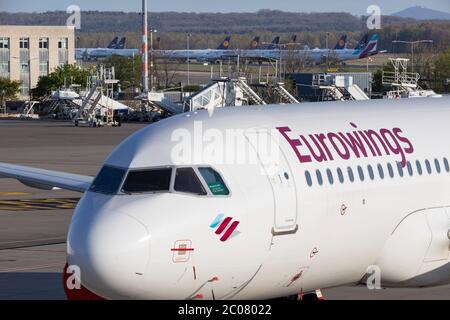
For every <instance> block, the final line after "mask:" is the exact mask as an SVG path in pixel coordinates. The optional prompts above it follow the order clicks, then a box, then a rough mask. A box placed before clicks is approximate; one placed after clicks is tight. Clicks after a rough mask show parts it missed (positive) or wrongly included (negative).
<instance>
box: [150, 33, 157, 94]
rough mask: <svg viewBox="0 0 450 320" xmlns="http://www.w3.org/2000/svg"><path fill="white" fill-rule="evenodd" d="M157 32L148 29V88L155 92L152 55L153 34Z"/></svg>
mask: <svg viewBox="0 0 450 320" xmlns="http://www.w3.org/2000/svg"><path fill="white" fill-rule="evenodd" d="M157 32H158V30H156V29H154V28H153V27H151V28H150V88H151V90H152V91H155V81H154V73H153V67H154V57H155V56H154V53H153V50H154V49H153V34H154V33H157Z"/></svg>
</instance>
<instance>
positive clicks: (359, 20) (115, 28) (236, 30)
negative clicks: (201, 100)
mask: <svg viewBox="0 0 450 320" xmlns="http://www.w3.org/2000/svg"><path fill="white" fill-rule="evenodd" d="M68 17H69V14H67V13H66V12H64V11H51V12H44V13H9V12H1V11H0V25H2V24H5V25H63V24H65V22H66V19H67V18H68ZM81 18H82V21H81V30H80V31H81V32H139V30H140V23H141V17H140V14H139V13H137V12H100V11H83V12H82V13H81ZM149 21H150V25H152V26H153V27H155V28H156V29H158V31H161V32H192V33H205V32H206V33H216V34H223V33H233V34H243V33H247V32H264V31H270V32H307V31H330V30H333V31H336V32H344V31H362V30H364V29H365V28H366V20H365V18H364V17H357V16H354V15H351V14H349V13H344V12H334V13H333V12H329V13H327V12H321V13H303V12H284V11H277V10H260V11H258V12H253V13H194V12H150V15H149ZM408 21H410V22H411V21H414V20H413V19H405V18H401V17H392V16H386V17H383V23H384V24H385V25H389V24H393V23H403V22H408Z"/></svg>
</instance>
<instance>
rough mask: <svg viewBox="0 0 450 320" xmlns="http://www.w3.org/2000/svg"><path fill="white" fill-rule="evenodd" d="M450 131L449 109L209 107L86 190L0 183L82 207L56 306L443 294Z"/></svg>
mask: <svg viewBox="0 0 450 320" xmlns="http://www.w3.org/2000/svg"><path fill="white" fill-rule="evenodd" d="M449 117H450V99H449V98H448V97H445V98H440V99H433V98H423V99H403V100H372V101H364V102H361V101H353V102H345V103H343V102H325V103H304V104H302V105H272V106H248V107H242V108H220V109H218V110H215V112H214V113H212V116H210V113H208V112H207V111H198V112H193V113H187V114H181V115H178V116H174V117H172V118H169V119H166V120H163V121H160V122H158V123H155V124H152V125H149V126H148V127H146V128H144V129H142V130H140V131H139V132H137V133H135V134H133V135H132V136H130V137H129V138H128V139H126V140H125V141H124V142H122V143H121V144H120V145H119V146H118V147H117V148H116V149H115V150H114V151H113V152H112V154H111V155H110V156H109V157H108V159H106V161H105V163H104V166H103V167H102V168H101V170H100V171H99V173H98V175H97V176H96V177H95V178H93V177H89V176H82V175H75V174H68V173H62V172H57V171H48V170H42V169H35V168H29V167H23V166H18V165H12V164H0V174H1V175H2V176H4V177H8V178H15V179H18V180H19V181H21V182H23V183H25V184H27V185H29V186H33V187H37V188H47V189H51V188H52V187H58V188H63V189H67V190H73V191H77V192H81V193H83V197H82V198H81V200H80V202H79V203H78V205H77V208H76V210H75V212H74V215H73V218H72V221H71V224H70V229H69V233H68V238H67V266H66V269H65V271H64V274H65V279H66V281H65V282H64V283H65V285H66V293H67V296H68V298H72V299H94V298H95V299H100V298H103V299H197V300H198V299H271V298H277V297H288V296H296V295H298V294H299V293H301V292H304V293H308V292H312V291H314V290H316V289H318V288H321V289H324V288H328V287H335V286H340V285H344V284H345V285H348V284H353V285H357V284H361V283H363V282H364V281H365V279H366V278H367V275H368V274H369V275H375V277H380V279H381V284H382V285H383V286H386V287H423V286H439V285H444V284H449V283H450V252H449V245H450V165H449V159H450V145H449V144H448V143H446V142H447V141H448V140H449V139H450V127H449V126H448V119H449ZM268 142H269V143H270V147H268V144H267V143H268ZM30 156H31V155H30ZM76 270H78V271H79V272H78V273H77V271H76ZM72 273H73V274H74V275H75V276H76V277H75V279H76V280H77V281H80V282H81V286H80V289H76V287H75V288H74V287H68V284H73V283H72V282H73V279H74V278H73V275H72ZM375 273H376V274H375ZM70 277H72V280H71V279H70ZM69 280H71V281H72V282H71V281H69ZM70 288H74V289H73V290H70Z"/></svg>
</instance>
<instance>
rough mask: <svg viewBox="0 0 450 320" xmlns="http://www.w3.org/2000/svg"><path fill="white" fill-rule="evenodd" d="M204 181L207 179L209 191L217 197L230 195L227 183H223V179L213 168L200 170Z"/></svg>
mask: <svg viewBox="0 0 450 320" xmlns="http://www.w3.org/2000/svg"><path fill="white" fill-rule="evenodd" d="M198 170H199V171H200V173H201V175H202V176H203V179H205V181H206V184H207V185H208V188H209V190H210V191H211V193H212V194H213V195H215V196H227V195H229V194H230V191H229V190H228V188H227V186H226V185H225V182H223V180H222V177H221V176H220V174H219V173H218V172H216V171H214V170H213V169H212V168H198Z"/></svg>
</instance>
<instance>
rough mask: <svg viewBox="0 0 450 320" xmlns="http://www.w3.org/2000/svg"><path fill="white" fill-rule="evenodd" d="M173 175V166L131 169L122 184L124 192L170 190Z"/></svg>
mask: <svg viewBox="0 0 450 320" xmlns="http://www.w3.org/2000/svg"><path fill="white" fill-rule="evenodd" d="M171 176H172V169H171V168H163V169H147V170H134V171H130V172H129V173H128V176H127V178H126V180H125V183H124V184H123V186H122V192H124V193H145V192H161V191H169V190H170V179H171Z"/></svg>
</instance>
